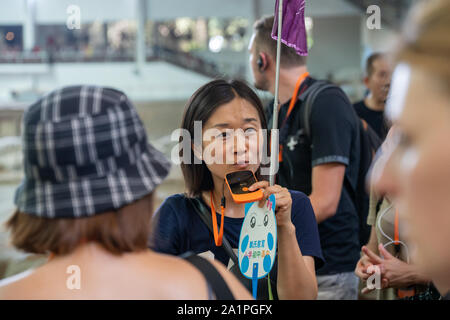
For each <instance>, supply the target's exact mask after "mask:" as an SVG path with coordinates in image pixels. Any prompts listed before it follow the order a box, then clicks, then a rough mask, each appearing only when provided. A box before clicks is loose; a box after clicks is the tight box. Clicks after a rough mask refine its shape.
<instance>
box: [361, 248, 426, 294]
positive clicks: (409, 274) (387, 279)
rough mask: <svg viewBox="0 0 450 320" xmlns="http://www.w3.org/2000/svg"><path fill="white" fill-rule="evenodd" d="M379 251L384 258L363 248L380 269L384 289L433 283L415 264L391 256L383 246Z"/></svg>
mask: <svg viewBox="0 0 450 320" xmlns="http://www.w3.org/2000/svg"><path fill="white" fill-rule="evenodd" d="M378 251H379V252H380V254H381V255H382V257H380V256H378V255H376V254H375V253H374V252H372V251H371V250H369V249H368V248H363V252H364V253H365V254H366V255H367V256H368V257H369V258H370V260H371V262H372V263H373V264H374V265H377V266H378V268H379V269H380V273H381V277H382V288H383V289H384V288H400V287H407V286H410V285H413V284H426V283H429V282H430V281H431V280H430V279H429V277H428V276H427V275H425V274H423V273H421V272H419V271H418V269H417V267H416V266H415V265H414V264H408V263H406V262H403V261H401V260H400V259H398V258H396V257H394V256H393V255H391V254H390V253H389V252H388V251H387V250H386V249H385V248H384V247H383V245H382V244H379V245H378Z"/></svg>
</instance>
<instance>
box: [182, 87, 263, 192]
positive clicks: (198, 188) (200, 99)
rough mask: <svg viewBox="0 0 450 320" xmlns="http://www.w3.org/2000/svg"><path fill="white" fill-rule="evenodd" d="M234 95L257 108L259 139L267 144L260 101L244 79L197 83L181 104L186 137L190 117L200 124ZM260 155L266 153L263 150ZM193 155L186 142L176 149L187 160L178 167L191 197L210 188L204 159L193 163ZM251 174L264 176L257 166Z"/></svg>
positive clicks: (191, 128)
mask: <svg viewBox="0 0 450 320" xmlns="http://www.w3.org/2000/svg"><path fill="white" fill-rule="evenodd" d="M237 97H239V98H242V99H245V100H246V101H248V102H249V103H250V104H251V105H253V106H254V107H255V108H256V110H257V111H258V115H259V118H260V120H261V129H266V130H265V131H263V132H265V135H264V136H263V139H264V141H263V143H264V145H267V141H268V140H267V121H266V117H265V114H264V107H263V105H262V102H261V100H260V99H259V97H258V96H257V95H256V93H255V92H254V91H253V90H252V89H251V88H250V87H249V86H248V85H247V84H246V83H245V82H243V81H240V80H231V81H227V80H223V79H219V80H213V81H211V82H208V83H207V84H205V85H203V86H202V87H200V88H199V89H198V90H197V91H196V92H195V93H194V94H193V95H192V96H191V98H190V99H189V101H188V102H187V104H186V106H185V111H184V115H183V120H182V122H181V128H182V129H185V130H187V131H189V134H190V137H194V121H201V123H202V124H204V123H206V122H207V121H208V119H209V118H210V117H211V115H212V114H213V113H214V112H215V111H216V109H217V108H219V107H220V106H222V105H224V104H226V103H229V102H231V101H232V100H233V99H235V98H237ZM181 140H182V138H181V137H180V144H181V143H182V141H181ZM186 150H189V152H190V157H187V155H183V152H185V151H186ZM264 156H266V155H264V154H263V157H264ZM194 157H195V155H194V152H193V151H192V148H191V147H190V146H189V148H182V149H181V150H180V158H181V159H186V160H188V161H187V163H186V161H183V160H182V161H181V170H182V172H183V176H184V181H185V185H186V189H187V194H188V196H191V197H197V196H200V195H201V193H202V192H203V191H210V190H213V189H214V183H213V179H212V175H211V172H210V171H209V169H208V167H207V166H206V164H205V162H204V161H202V162H201V164H199V163H197V164H196V163H194ZM189 160H190V161H189ZM197 162H198V159H197ZM261 166H263V165H261ZM255 175H256V177H257V178H258V180H261V179H264V177H263V176H262V175H261V174H260V169H258V170H257V171H256V172H255Z"/></svg>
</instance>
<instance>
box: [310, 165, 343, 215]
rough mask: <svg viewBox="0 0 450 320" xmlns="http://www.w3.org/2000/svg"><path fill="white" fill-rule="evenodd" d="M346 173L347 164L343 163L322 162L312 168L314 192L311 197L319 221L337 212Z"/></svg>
mask: <svg viewBox="0 0 450 320" xmlns="http://www.w3.org/2000/svg"><path fill="white" fill-rule="evenodd" d="M344 175H345V165H343V164H341V163H327V164H322V165H318V166H316V167H314V168H313V169H312V179H311V180H312V181H311V184H312V192H311V195H310V196H309V199H310V200H311V204H312V206H313V208H314V213H315V215H316V220H317V223H321V222H322V221H324V220H326V219H328V218H331V217H332V216H334V215H335V214H336V210H337V207H338V204H339V200H340V198H341V192H342V185H343V182H344Z"/></svg>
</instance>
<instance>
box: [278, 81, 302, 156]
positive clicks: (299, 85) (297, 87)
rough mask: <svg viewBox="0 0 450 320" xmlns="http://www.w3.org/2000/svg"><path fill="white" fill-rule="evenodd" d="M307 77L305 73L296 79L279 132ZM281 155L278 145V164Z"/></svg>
mask: <svg viewBox="0 0 450 320" xmlns="http://www.w3.org/2000/svg"><path fill="white" fill-rule="evenodd" d="M308 76H309V72H305V73H303V74H302V75H301V76H300V77H299V78H298V80H297V83H296V84H295V89H294V93H293V94H292V98H291V102H290V103H289V108H288V111H287V113H286V117H284V120H283V123H282V124H281V126H280V128H279V129H280V130H281V128H282V127H283V126H284V124H285V123H286V121H287V119H288V118H289V116H290V115H291V112H292V110H294V106H295V104H296V103H297V98H298V91H299V90H300V87H301V85H302V83H303V82H304V81H305V79H306V78H307V77H308ZM282 154H283V146H282V145H281V144H280V148H279V152H278V162H282V161H283V156H282Z"/></svg>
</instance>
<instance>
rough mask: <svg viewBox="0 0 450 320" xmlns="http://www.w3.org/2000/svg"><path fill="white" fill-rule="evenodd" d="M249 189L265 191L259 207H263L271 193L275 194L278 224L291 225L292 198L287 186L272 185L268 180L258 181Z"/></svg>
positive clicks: (282, 225) (281, 225) (279, 225)
mask: <svg viewBox="0 0 450 320" xmlns="http://www.w3.org/2000/svg"><path fill="white" fill-rule="evenodd" d="M248 189H249V191H255V190H257V189H261V190H262V191H263V194H264V196H263V198H262V199H261V200H260V201H259V207H260V208H262V207H263V206H264V205H265V204H266V200H267V199H268V198H269V196H270V195H271V194H273V195H274V196H275V214H276V218H277V226H278V227H284V226H291V225H293V224H292V220H291V208H292V198H291V194H290V193H289V191H288V189H287V188H283V187H281V186H279V185H273V186H270V185H269V182H267V181H258V182H256V183H254V184H253V185H251V186H250V188H248Z"/></svg>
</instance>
